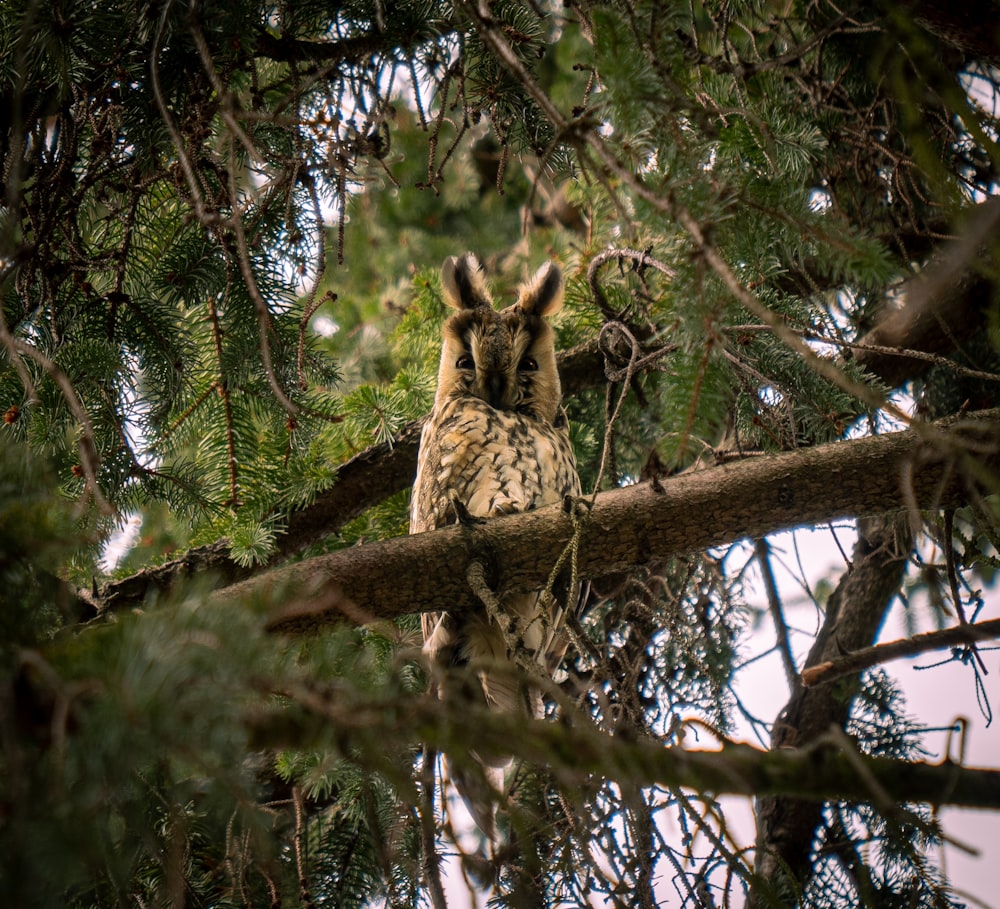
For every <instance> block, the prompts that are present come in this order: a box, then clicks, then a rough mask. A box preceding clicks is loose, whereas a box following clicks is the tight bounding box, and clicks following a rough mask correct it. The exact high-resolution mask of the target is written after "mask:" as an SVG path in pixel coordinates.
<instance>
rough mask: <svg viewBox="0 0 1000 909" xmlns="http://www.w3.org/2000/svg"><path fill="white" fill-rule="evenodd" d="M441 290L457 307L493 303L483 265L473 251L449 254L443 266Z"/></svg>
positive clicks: (448, 302)
mask: <svg viewBox="0 0 1000 909" xmlns="http://www.w3.org/2000/svg"><path fill="white" fill-rule="evenodd" d="M441 291H442V292H443V294H444V300H445V302H446V303H447V304H448V305H449V306H451V307H454V308H455V309H475V308H476V307H477V306H487V307H491V306H492V305H493V298H492V297H491V296H490V291H489V288H488V287H487V286H486V279H485V277H484V275H483V266H482V265H480V263H479V260H478V259H477V258H476V257H475V256H474V255H473V254H472V253H466V254H465V255H464V256H448V258H447V259H445V260H444V265H442V266H441Z"/></svg>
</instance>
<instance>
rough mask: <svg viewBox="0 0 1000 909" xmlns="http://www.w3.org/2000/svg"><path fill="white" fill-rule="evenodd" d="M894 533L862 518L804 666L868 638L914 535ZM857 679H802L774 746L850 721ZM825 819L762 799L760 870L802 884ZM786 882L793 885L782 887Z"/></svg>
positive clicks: (805, 805)
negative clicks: (809, 684) (838, 682)
mask: <svg viewBox="0 0 1000 909" xmlns="http://www.w3.org/2000/svg"><path fill="white" fill-rule="evenodd" d="M901 523H902V524H903V527H902V528H901V529H900V530H899V534H902V535H904V539H899V538H898V537H897V530H896V528H895V527H894V526H893V522H892V521H891V520H889V519H886V518H876V519H870V520H865V521H859V522H858V542H857V545H856V546H855V550H854V557H853V559H852V560H851V569H850V570H849V571H847V572H846V573H845V574H844V575H843V577H842V578H841V581H840V583H839V584H838V585H837V588H836V590H835V591H834V592H833V594H832V595H831V597H830V601H829V603H828V605H827V611H826V617H825V619H824V622H823V627H822V628H821V629H820V632H819V634H818V635H817V637H816V641H815V642H814V644H813V647H812V649H811V650H810V652H809V656H808V657H807V659H806V666H807V667H810V666H815V665H817V664H818V663H823V662H829V661H830V660H831V659H833V658H834V657H835V656H836V655H838V654H841V653H844V652H845V651H852V650H857V649H858V648H860V647H864V646H867V645H868V644H870V643H871V641H872V640H873V638H874V637H875V635H876V634H877V632H878V629H879V627H880V626H881V624H882V620H883V617H884V615H885V612H886V610H887V609H888V606H889V603H890V602H891V600H892V597H893V595H894V594H895V593H896V591H898V590H899V585H900V583H901V581H902V577H903V571H904V569H905V567H906V559H907V556H908V554H909V551H910V548H911V545H912V540H911V537H910V535H909V533H908V528H906V526H905V522H901ZM856 693H857V679H856V678H855V679H854V681H853V684H849V685H844V686H831V685H824V686H820V687H816V688H803V687H801V686H797V687H796V688H795V690H794V691H793V693H792V697H791V699H790V700H789V702H788V704H787V705H786V706H785V707H784V709H783V710H782V711H781V713H780V714H779V716H778V718H777V719H776V720H775V723H774V729H773V732H772V735H771V748H772V750H773V751H780V750H782V749H785V748H791V747H807V746H810V745H812V744H814V743H816V742H819V741H821V740H823V738H824V737H825V736H827V734H828V732H829V730H830V729H831V728H833V729H837V730H842V729H843V728H844V726H845V724H846V723H847V719H848V716H849V714H850V710H851V705H852V703H853V700H854V696H855V694H856ZM821 821H822V803H820V802H817V801H815V800H804V799H797V798H791V797H789V795H788V794H786V795H782V796H778V797H768V798H762V799H760V800H759V801H758V803H757V849H756V869H755V870H756V873H757V877H758V878H760V879H761V880H764V881H770V882H776V881H780V880H788V879H790V880H789V883H790V884H791V888H790V889H792V890H796V889H798V888H799V887H803V886H804V885H805V882H806V881H807V880H808V877H809V875H810V873H811V871H812V862H811V858H812V850H813V839H814V836H815V831H816V828H817V827H818V826H819V824H820V823H821ZM782 889H788V888H782ZM750 905H751V906H752V907H757V906H765V905H767V896H766V894H763V893H761V892H754V893H752V894H751V899H750Z"/></svg>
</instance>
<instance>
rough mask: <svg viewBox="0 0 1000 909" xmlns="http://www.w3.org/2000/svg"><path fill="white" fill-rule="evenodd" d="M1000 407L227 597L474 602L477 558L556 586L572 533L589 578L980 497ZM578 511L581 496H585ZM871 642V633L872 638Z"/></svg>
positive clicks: (409, 604) (287, 574)
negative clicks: (471, 571)
mask: <svg viewBox="0 0 1000 909" xmlns="http://www.w3.org/2000/svg"><path fill="white" fill-rule="evenodd" d="M998 451H1000V412H998V411H987V412H984V413H982V414H977V415H971V416H969V417H967V418H964V419H962V420H953V421H949V422H942V423H939V424H922V425H921V426H920V427H919V428H915V429H911V430H907V431H905V432H899V433H892V434H888V435H884V436H873V437H869V438H864V439H858V440H855V441H850V442H836V443H832V444H830V445H824V446H819V447H817V448H809V449H802V450H799V451H794V452H787V453H783V454H778V455H772V456H767V457H760V458H753V459H749V460H746V461H742V462H738V463H732V464H726V465H723V466H720V467H714V468H710V469H707V470H702V471H693V472H691V473H687V474H681V475H679V476H677V477H674V478H671V479H670V480H667V481H665V482H662V483H660V482H655V481H654V482H648V483H640V484H637V485H635V486H631V487H628V488H625V489H617V490H612V491H610V492H605V493H602V494H601V495H599V496H597V498H596V501H595V503H594V506H593V508H592V509H590V510H589V511H586V509H582V510H584V511H586V513H585V514H583V515H582V516H581V517H579V518H577V519H576V520H575V521H574V518H573V517H572V516H570V515H569V514H567V512H566V510H565V508H563V507H562V506H561V505H554V506H549V507H547V508H543V509H539V510H538V511H536V512H530V513H527V514H519V515H509V516H504V517H499V518H495V519H493V520H490V521H486V522H485V523H482V524H470V525H454V526H451V527H445V528H442V529H440V530H436V531H433V532H430V533H425V534H417V535H416V536H412V537H405V538H401V539H395V540H386V541H380V542H375V543H370V544H366V545H364V546H358V547H354V548H352V549H346V550H341V551H339V552H335V553H331V554H329V555H323V556H318V557H316V558H313V559H309V560H307V561H304V562H300V563H298V564H295V565H291V566H288V567H286V568H281V569H276V570H275V571H272V572H269V573H268V574H266V575H263V576H261V577H257V578H252V579H250V580H248V581H244V582H242V583H240V584H236V585H234V586H232V587H230V588H228V589H227V590H226V591H222V592H220V593H219V594H218V596H220V597H225V598H231V597H251V598H263V599H265V600H266V601H267V602H268V603H277V602H281V603H284V604H288V605H285V606H283V607H282V608H280V609H279V610H278V611H276V612H274V613H273V615H272V620H271V623H272V626H273V627H274V628H280V629H284V630H293V629H298V630H308V629H310V628H315V627H317V626H319V625H322V624H324V623H327V622H332V621H339V620H343V619H344V618H345V613H346V614H347V615H349V616H350V618H351V620H352V621H357V620H363V621H370V620H374V619H385V618H393V617H395V616H398V615H403V614H406V613H414V612H426V611H433V610H440V609H448V610H451V611H457V610H461V609H469V608H473V607H474V606H475V605H476V604H477V602H478V600H477V598H476V596H475V594H474V592H473V590H472V588H471V587H470V585H469V583H468V582H467V580H466V570H467V568H468V566H469V565H471V564H473V563H474V562H478V563H480V564H481V565H483V567H484V569H485V576H486V579H487V583H488V584H489V585H490V587H491V589H493V590H494V591H495V592H498V593H501V594H506V593H516V592H527V591H532V590H538V589H541V588H543V587H544V586H545V585H546V583H547V581H548V579H549V575H550V574H551V572H552V569H553V566H554V565H555V564H556V563H557V561H558V560H559V558H560V556H561V555H562V554H563V552H564V550H565V549H566V547H567V546H569V545H571V543H572V542H573V541H574V532H575V531H576V534H577V538H576V541H575V549H576V564H577V567H578V571H579V574H580V575H581V576H582V577H585V578H599V577H602V576H605V575H608V574H613V573H615V572H618V571H621V570H623V569H625V568H629V567H633V566H638V565H645V564H648V563H650V562H652V561H654V560H656V559H660V558H665V557H667V556H670V555H673V554H677V553H685V552H694V551H700V550H703V549H707V548H709V547H711V546H719V545H722V544H725V543H730V542H733V541H734V540H738V539H741V538H744V537H760V536H764V535H766V534H768V533H773V532H775V531H777V530H783V529H789V528H792V527H797V526H802V525H810V524H816V523H821V522H826V521H831V520H835V519H838V518H841V517H846V516H856V515H872V514H881V513H882V512H886V511H890V510H894V509H896V510H902V509H907V508H909V509H910V510H911V511H912V509H916V508H937V507H940V506H944V505H949V504H955V503H957V502H964V501H968V499H969V497H970V496H971V495H973V494H974V492H973V490H974V488H975V487H976V485H978V483H980V482H985V483H989V482H991V481H993V480H994V478H995V477H996V475H997V471H998V468H1000V454H998ZM576 510H577V511H580V510H581V508H580V507H579V506H578V507H577V509H576ZM867 643H870V642H867Z"/></svg>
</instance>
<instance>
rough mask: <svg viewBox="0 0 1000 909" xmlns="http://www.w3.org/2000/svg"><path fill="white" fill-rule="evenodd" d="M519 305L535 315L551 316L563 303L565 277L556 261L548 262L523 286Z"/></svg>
mask: <svg viewBox="0 0 1000 909" xmlns="http://www.w3.org/2000/svg"><path fill="white" fill-rule="evenodd" d="M517 304H518V306H520V307H521V309H523V310H524V311H525V312H526V313H528V314H530V315H535V316H551V315H553V314H555V313H557V312H559V310H560V309H562V304H563V278H562V272H561V271H559V266H558V265H556V263H555V262H546V263H545V264H544V265H543V266H542V267H541V268H539V269H538V271H536V272H535V274H534V277H532V279H531V280H530V281H527V282H526V283H525V284H523V285H522V286H521V292H520V294H519V295H518V299H517Z"/></svg>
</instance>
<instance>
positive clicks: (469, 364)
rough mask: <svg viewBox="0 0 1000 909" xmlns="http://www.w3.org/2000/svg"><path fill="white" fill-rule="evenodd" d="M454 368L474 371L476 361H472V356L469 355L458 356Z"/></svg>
mask: <svg viewBox="0 0 1000 909" xmlns="http://www.w3.org/2000/svg"><path fill="white" fill-rule="evenodd" d="M455 368H456V369H475V368H476V361H475V360H473V359H472V355H471V354H462V356H460V357H459V358H458V359H457V360H456V361H455Z"/></svg>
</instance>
